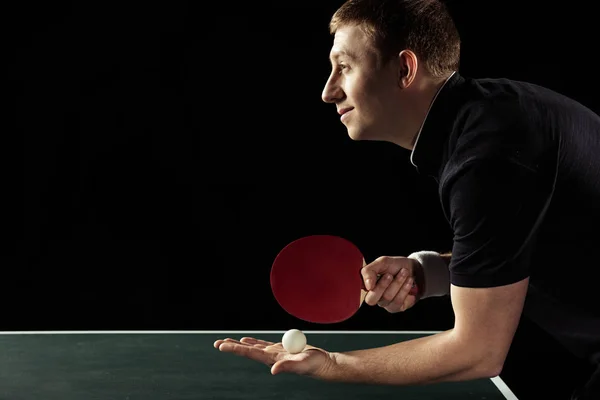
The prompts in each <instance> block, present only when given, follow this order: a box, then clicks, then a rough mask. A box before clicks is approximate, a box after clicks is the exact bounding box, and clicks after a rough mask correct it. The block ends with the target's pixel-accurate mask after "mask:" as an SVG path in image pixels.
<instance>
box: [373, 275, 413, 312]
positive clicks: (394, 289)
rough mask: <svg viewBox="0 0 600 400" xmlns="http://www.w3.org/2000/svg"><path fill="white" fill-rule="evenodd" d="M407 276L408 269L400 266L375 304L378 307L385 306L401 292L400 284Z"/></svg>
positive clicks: (402, 283) (401, 284)
mask: <svg viewBox="0 0 600 400" xmlns="http://www.w3.org/2000/svg"><path fill="white" fill-rule="evenodd" d="M407 277H408V270H407V269H406V268H402V269H401V270H400V272H399V273H398V274H397V275H396V276H395V277H394V279H393V280H392V282H390V284H389V286H388V287H387V289H385V290H384V292H383V294H382V295H381V299H380V300H379V301H378V302H377V305H379V306H380V307H387V306H388V305H389V304H390V303H391V302H392V301H394V299H396V298H397V296H398V294H399V293H401V290H402V286H403V285H404V283H405V282H406V278H407Z"/></svg>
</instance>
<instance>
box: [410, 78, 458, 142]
mask: <svg viewBox="0 0 600 400" xmlns="http://www.w3.org/2000/svg"><path fill="white" fill-rule="evenodd" d="M450 76H452V74H450V75H448V76H445V77H443V78H430V77H427V78H424V79H423V81H422V84H421V85H420V88H419V93H418V94H417V96H416V97H417V101H415V105H416V109H415V112H414V113H413V115H414V116H415V118H414V124H413V127H412V133H411V134H410V135H409V138H410V141H409V145H408V147H407V149H408V150H413V149H414V147H415V145H416V143H417V139H418V138H419V134H420V133H421V129H422V127H423V124H424V123H425V119H426V118H427V115H428V114H429V110H430V109H431V106H432V105H433V103H434V101H435V99H436V97H437V95H438V93H439V92H440V90H441V89H442V87H443V86H444V84H445V83H446V81H447V80H448V78H450Z"/></svg>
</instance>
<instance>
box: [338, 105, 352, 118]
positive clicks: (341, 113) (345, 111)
mask: <svg viewBox="0 0 600 400" xmlns="http://www.w3.org/2000/svg"><path fill="white" fill-rule="evenodd" d="M352 109H353V107H346V108H340V109H339V110H338V114H340V115H341V116H343V115H344V114H346V113H347V112H348V111H350V110H352Z"/></svg>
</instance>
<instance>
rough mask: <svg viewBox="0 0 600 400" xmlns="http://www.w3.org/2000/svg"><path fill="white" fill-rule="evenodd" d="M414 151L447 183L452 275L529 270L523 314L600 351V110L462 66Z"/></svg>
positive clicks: (443, 194) (486, 277)
mask: <svg viewBox="0 0 600 400" xmlns="http://www.w3.org/2000/svg"><path fill="white" fill-rule="evenodd" d="M411 161H412V162H413V164H414V165H415V166H416V167H417V168H418V171H419V172H420V173H423V174H425V175H429V176H432V177H433V178H435V179H436V181H437V182H438V184H439V196H440V200H441V205H442V208H443V212H444V214H445V216H446V218H447V220H448V222H449V223H450V225H451V228H452V230H453V232H454V243H453V248H452V260H451V263H450V279H451V283H452V284H454V285H456V286H464V287H493V286H501V285H507V284H511V283H514V282H517V281H520V280H522V279H524V278H526V277H529V278H530V289H529V292H528V298H527V301H526V307H525V310H524V312H525V314H526V315H528V316H530V317H531V318H532V319H533V320H534V321H536V322H537V323H538V324H539V325H540V326H542V327H544V328H545V329H547V330H548V331H549V332H550V333H551V334H553V335H555V336H556V337H557V338H559V339H560V340H561V341H562V342H563V343H565V344H566V345H567V346H569V347H570V348H571V349H572V350H573V351H574V352H575V353H577V354H579V355H581V356H584V357H590V356H591V355H592V354H594V353H595V352H597V351H599V350H600V348H599V346H600V296H599V294H600V290H599V289H600V280H598V279H597V277H598V276H600V251H599V250H600V117H599V116H598V115H597V114H595V113H593V112H592V111H590V110H589V109H588V108H586V107H584V106H583V105H581V104H579V103H577V102H575V101H573V100H571V99H569V98H566V97H564V96H562V95H560V94H558V93H555V92H553V91H551V90H548V89H546V88H542V87H539V86H536V85H533V84H529V83H524V82H517V81H511V80H507V79H470V78H466V77H463V76H461V75H459V74H458V73H455V74H454V76H452V77H451V78H450V79H449V80H448V81H447V82H446V84H445V85H444V87H443V88H442V89H441V90H440V92H439V93H438V96H437V97H436V99H435V101H434V102H433V105H432V107H431V109H430V111H429V113H428V115H427V118H426V120H425V122H424V124H423V127H422V130H421V132H420V134H419V136H418V138H417V141H416V145H415V148H414V150H413V153H412V155H411ZM498 306H499V307H501V306H502V305H501V304H499V305H498Z"/></svg>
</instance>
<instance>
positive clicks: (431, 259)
mask: <svg viewBox="0 0 600 400" xmlns="http://www.w3.org/2000/svg"><path fill="white" fill-rule="evenodd" d="M408 258H410V259H413V260H416V261H417V262H418V263H419V271H418V273H417V274H415V275H416V276H417V277H418V276H419V275H420V276H421V279H417V282H418V281H419V280H421V282H422V283H421V285H420V286H419V296H420V298H421V299H424V298H427V297H436V296H445V295H447V294H449V293H450V273H449V271H448V262H447V261H446V259H445V258H444V257H443V256H442V255H441V254H439V253H437V252H435V251H418V252H414V253H412V254H410V255H409V256H408Z"/></svg>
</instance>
